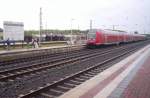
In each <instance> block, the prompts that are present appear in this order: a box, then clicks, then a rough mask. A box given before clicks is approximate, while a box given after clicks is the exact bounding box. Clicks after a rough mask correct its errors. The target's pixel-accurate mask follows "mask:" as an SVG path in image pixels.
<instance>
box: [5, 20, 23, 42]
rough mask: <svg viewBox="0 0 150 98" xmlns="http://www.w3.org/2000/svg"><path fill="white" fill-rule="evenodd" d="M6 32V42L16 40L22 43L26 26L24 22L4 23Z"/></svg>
mask: <svg viewBox="0 0 150 98" xmlns="http://www.w3.org/2000/svg"><path fill="white" fill-rule="evenodd" d="M3 26H4V32H3V39H4V40H7V39H9V40H15V41H22V40H24V24H23V23H22V22H11V21H4V23H3Z"/></svg>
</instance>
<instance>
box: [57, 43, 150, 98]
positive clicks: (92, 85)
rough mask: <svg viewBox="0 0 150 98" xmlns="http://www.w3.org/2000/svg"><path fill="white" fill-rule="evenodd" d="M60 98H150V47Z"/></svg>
mask: <svg viewBox="0 0 150 98" xmlns="http://www.w3.org/2000/svg"><path fill="white" fill-rule="evenodd" d="M59 98H150V45H148V46H146V47H144V48H143V49H141V50H139V51H138V52H136V53H134V54H133V55H131V56H129V57H128V58H126V59H124V60H122V61H121V62H119V63H117V64H115V65H113V66H112V67H110V68H108V69H106V70H105V71H103V72H101V73H100V74H98V75H97V76H95V77H93V78H91V79H90V80H88V81H86V82H84V83H83V84H81V85H79V86H77V87H75V88H74V89H72V90H70V91H69V92H67V93H65V94H63V95H62V96H60V97H59Z"/></svg>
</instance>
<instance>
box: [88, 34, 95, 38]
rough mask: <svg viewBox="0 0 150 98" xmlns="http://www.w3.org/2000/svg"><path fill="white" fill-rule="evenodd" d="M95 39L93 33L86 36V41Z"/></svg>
mask: <svg viewBox="0 0 150 98" xmlns="http://www.w3.org/2000/svg"><path fill="white" fill-rule="evenodd" d="M95 37H96V35H95V33H89V34H88V39H95Z"/></svg>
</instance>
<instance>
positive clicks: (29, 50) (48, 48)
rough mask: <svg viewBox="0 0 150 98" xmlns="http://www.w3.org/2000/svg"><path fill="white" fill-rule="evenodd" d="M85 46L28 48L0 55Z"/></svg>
mask: <svg viewBox="0 0 150 98" xmlns="http://www.w3.org/2000/svg"><path fill="white" fill-rule="evenodd" d="M84 45H85V44H80V45H61V46H50V47H39V48H29V49H14V50H13V49H12V50H7V49H6V50H1V51H0V55H5V54H15V53H22V52H32V51H39V50H50V49H60V48H68V47H69V48H71V47H75V46H77V47H80V46H84Z"/></svg>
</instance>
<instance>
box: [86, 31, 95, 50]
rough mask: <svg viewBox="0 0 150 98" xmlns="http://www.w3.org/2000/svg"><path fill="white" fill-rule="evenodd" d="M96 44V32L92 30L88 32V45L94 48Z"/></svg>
mask: <svg viewBox="0 0 150 98" xmlns="http://www.w3.org/2000/svg"><path fill="white" fill-rule="evenodd" d="M95 46H96V33H95V31H93V30H91V31H89V32H88V40H87V47H88V48H93V47H95Z"/></svg>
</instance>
